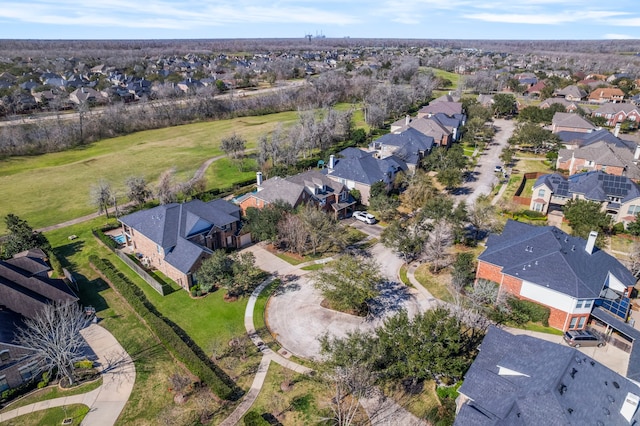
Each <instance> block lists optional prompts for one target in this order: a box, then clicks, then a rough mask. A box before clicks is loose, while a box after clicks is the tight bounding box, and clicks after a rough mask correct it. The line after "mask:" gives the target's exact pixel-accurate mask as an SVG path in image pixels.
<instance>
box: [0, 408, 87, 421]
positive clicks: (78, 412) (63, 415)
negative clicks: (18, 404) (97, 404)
mask: <svg viewBox="0 0 640 426" xmlns="http://www.w3.org/2000/svg"><path fill="white" fill-rule="evenodd" d="M88 412H89V407H87V406H86V405H82V404H72V405H67V406H65V407H64V408H63V407H55V408H49V409H48V410H42V411H36V412H33V413H31V414H25V415H23V416H19V417H16V418H14V419H11V420H7V421H6V422H2V423H0V424H2V425H3V426H51V425H59V424H62V421H63V420H64V419H67V418H70V419H73V422H72V423H69V424H70V425H72V426H77V425H79V424H80V423H82V419H84V417H85V416H86V415H87V413H88Z"/></svg>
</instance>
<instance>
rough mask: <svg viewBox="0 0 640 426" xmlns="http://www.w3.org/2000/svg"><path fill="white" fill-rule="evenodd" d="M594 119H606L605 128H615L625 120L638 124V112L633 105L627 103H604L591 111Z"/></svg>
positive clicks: (639, 117)
mask: <svg viewBox="0 0 640 426" xmlns="http://www.w3.org/2000/svg"><path fill="white" fill-rule="evenodd" d="M592 115H593V116H594V117H604V118H606V119H607V126H611V127H613V126H615V125H616V124H618V123H622V122H624V121H626V120H629V121H635V122H636V123H639V122H640V110H639V109H638V107H637V106H636V105H634V104H628V103H615V104H614V103H606V104H603V105H602V106H600V107H599V108H598V109H596V110H595V111H593V113H592Z"/></svg>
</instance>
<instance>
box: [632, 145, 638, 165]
mask: <svg viewBox="0 0 640 426" xmlns="http://www.w3.org/2000/svg"><path fill="white" fill-rule="evenodd" d="M633 159H634V160H635V161H638V160H639V159H640V145H636V151H635V152H634V153H633Z"/></svg>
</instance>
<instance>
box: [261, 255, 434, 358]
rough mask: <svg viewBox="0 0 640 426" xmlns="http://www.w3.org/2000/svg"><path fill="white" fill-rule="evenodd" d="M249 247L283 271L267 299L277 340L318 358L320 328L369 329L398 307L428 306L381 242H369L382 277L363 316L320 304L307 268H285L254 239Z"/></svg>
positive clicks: (266, 264) (339, 332) (342, 332)
mask: <svg viewBox="0 0 640 426" xmlns="http://www.w3.org/2000/svg"><path fill="white" fill-rule="evenodd" d="M250 249H251V251H252V252H253V253H254V254H255V255H256V264H257V265H258V266H259V267H261V268H263V269H265V270H268V271H271V270H273V269H277V270H280V271H281V272H285V274H286V275H287V276H286V277H285V279H284V280H283V281H284V282H283V284H282V286H281V287H280V289H279V290H278V291H277V292H276V293H275V294H274V295H273V297H271V299H270V300H269V304H268V306H267V311H266V320H267V323H268V326H269V329H270V330H271V332H272V334H273V335H274V337H275V338H276V339H277V340H278V342H279V343H280V344H281V345H282V346H283V347H284V348H285V349H286V350H287V351H289V352H291V353H292V354H295V355H297V356H300V357H303V358H310V359H318V358H319V356H320V342H319V341H318V339H319V338H320V337H321V336H322V335H324V334H326V333H328V334H330V335H331V336H335V337H345V336H346V335H347V333H349V332H351V331H354V330H362V331H371V330H373V329H374V328H375V327H378V326H380V325H381V324H382V322H383V321H384V318H386V317H388V316H389V315H393V314H394V313H396V312H398V311H400V310H401V309H405V310H407V312H408V313H409V315H411V316H413V315H415V314H416V313H418V312H424V311H425V310H427V309H428V308H429V307H430V303H429V301H428V300H427V298H425V297H424V296H423V295H422V294H420V293H418V292H417V291H416V290H414V289H411V288H408V287H406V286H405V285H403V284H401V283H399V282H398V279H397V272H398V269H399V268H400V265H402V263H403V262H402V260H400V259H399V258H398V257H397V256H396V255H395V254H393V253H392V252H391V251H389V250H388V249H386V248H385V247H383V246H382V245H381V244H376V245H375V246H374V247H373V248H372V250H371V255H372V256H373V257H374V258H375V259H376V261H377V262H378V263H379V264H380V267H381V272H382V274H383V276H384V277H385V278H386V279H387V281H386V282H385V283H383V284H382V285H381V287H380V291H381V294H380V296H379V297H378V298H376V299H375V300H374V301H373V303H372V314H370V315H369V316H368V317H366V318H362V317H358V316H354V315H349V314H345V313H341V312H337V311H333V310H330V309H326V308H323V307H322V306H320V304H321V302H322V299H323V298H322V296H321V295H320V292H319V291H318V290H316V289H315V287H314V285H313V281H312V279H311V276H312V275H311V274H306V275H303V274H304V273H306V272H307V271H301V270H295V268H285V267H284V266H283V265H281V264H280V263H279V262H282V261H281V260H280V259H278V258H277V257H276V256H274V255H272V254H271V253H269V252H268V251H266V250H265V249H264V248H262V247H261V246H260V245H256V246H253V247H251V248H250ZM273 258H275V259H273ZM281 276H282V273H281Z"/></svg>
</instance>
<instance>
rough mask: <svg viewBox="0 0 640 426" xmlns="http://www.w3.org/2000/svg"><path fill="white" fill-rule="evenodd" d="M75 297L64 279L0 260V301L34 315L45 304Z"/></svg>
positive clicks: (4, 304)
mask: <svg viewBox="0 0 640 426" xmlns="http://www.w3.org/2000/svg"><path fill="white" fill-rule="evenodd" d="M18 263H19V262H18ZM76 300H78V298H77V297H76V295H75V294H74V293H73V291H71V289H70V288H69V287H68V286H67V284H65V282H64V281H63V280H58V279H53V278H48V277H44V276H40V275H34V274H33V273H32V272H30V271H28V270H24V269H21V268H20V267H19V266H17V265H14V264H12V263H10V262H5V261H0V305H3V306H5V307H7V308H8V309H10V310H12V311H14V312H17V313H19V314H21V315H24V316H25V317H27V318H33V317H34V316H35V314H36V313H37V312H38V311H39V310H41V309H42V308H43V307H44V306H45V305H47V304H50V303H53V302H57V301H60V302H66V301H69V302H73V301H76Z"/></svg>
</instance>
